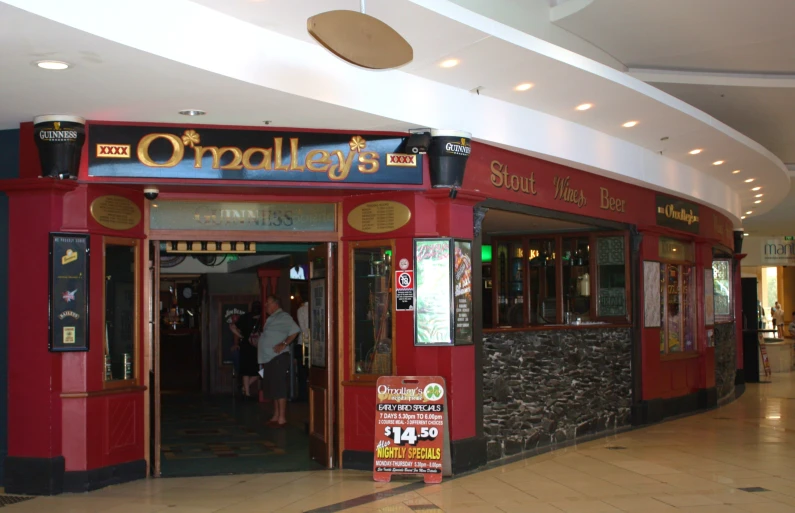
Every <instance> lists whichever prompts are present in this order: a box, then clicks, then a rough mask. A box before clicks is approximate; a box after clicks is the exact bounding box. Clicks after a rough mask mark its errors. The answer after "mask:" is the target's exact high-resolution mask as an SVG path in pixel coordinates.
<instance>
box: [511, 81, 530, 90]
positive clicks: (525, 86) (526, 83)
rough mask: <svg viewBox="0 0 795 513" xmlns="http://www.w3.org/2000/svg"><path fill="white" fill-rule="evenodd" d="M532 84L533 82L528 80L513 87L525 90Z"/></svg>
mask: <svg viewBox="0 0 795 513" xmlns="http://www.w3.org/2000/svg"><path fill="white" fill-rule="evenodd" d="M533 85H534V84H532V83H530V82H525V83H524V84H519V85H518V86H516V87H514V89H515V90H517V91H527V90H529V89H532V88H533Z"/></svg>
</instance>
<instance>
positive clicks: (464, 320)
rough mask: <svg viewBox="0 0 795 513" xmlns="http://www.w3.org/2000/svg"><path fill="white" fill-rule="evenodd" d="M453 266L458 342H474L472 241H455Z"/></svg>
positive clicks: (455, 320)
mask: <svg viewBox="0 0 795 513" xmlns="http://www.w3.org/2000/svg"><path fill="white" fill-rule="evenodd" d="M454 262H455V264H454V267H453V295H454V297H455V303H454V312H455V313H454V315H455V317H454V321H453V326H454V331H455V343H456V344H472V343H473V342H474V341H473V340H472V319H473V315H472V242H470V241H464V240H457V241H455V260H454Z"/></svg>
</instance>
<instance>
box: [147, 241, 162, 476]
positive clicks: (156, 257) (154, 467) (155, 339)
mask: <svg viewBox="0 0 795 513" xmlns="http://www.w3.org/2000/svg"><path fill="white" fill-rule="evenodd" d="M152 244H153V246H154V252H153V254H152V267H154V270H153V271H154V274H153V278H152V281H153V287H152V288H153V289H154V290H153V294H152V319H151V322H152V349H151V350H152V375H153V381H154V382H153V383H152V386H153V387H154V398H155V404H154V415H155V418H154V424H153V425H154V428H155V432H154V433H152V434H151V435H150V438H151V440H150V444H154V447H153V448H152V449H154V450H152V454H153V456H154V461H153V462H152V463H151V464H150V468H151V474H152V475H153V476H155V477H160V445H161V440H162V435H161V433H162V431H161V429H160V421H161V419H162V415H161V414H160V409H161V400H160V241H158V240H154V241H152Z"/></svg>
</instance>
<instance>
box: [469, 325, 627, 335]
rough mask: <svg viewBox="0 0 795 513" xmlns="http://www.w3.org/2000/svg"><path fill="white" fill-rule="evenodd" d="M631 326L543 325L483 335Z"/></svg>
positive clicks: (491, 331) (496, 329) (487, 331)
mask: <svg viewBox="0 0 795 513" xmlns="http://www.w3.org/2000/svg"><path fill="white" fill-rule="evenodd" d="M631 327H632V325H631V324H545V325H543V326H527V327H525V328H484V329H483V333H516V332H524V331H558V330H587V329H608V328H631Z"/></svg>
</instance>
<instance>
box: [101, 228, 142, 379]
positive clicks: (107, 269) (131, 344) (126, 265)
mask: <svg viewBox="0 0 795 513" xmlns="http://www.w3.org/2000/svg"><path fill="white" fill-rule="evenodd" d="M104 276H105V291H104V292H105V294H104V301H105V317H104V323H105V333H104V341H105V344H104V346H105V348H104V354H105V368H104V377H105V382H106V384H112V385H130V384H134V383H135V381H136V376H137V373H138V368H137V357H138V343H137V341H138V303H139V301H138V279H137V278H138V241H137V240H132V239H118V238H113V237H105V247H104Z"/></svg>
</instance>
